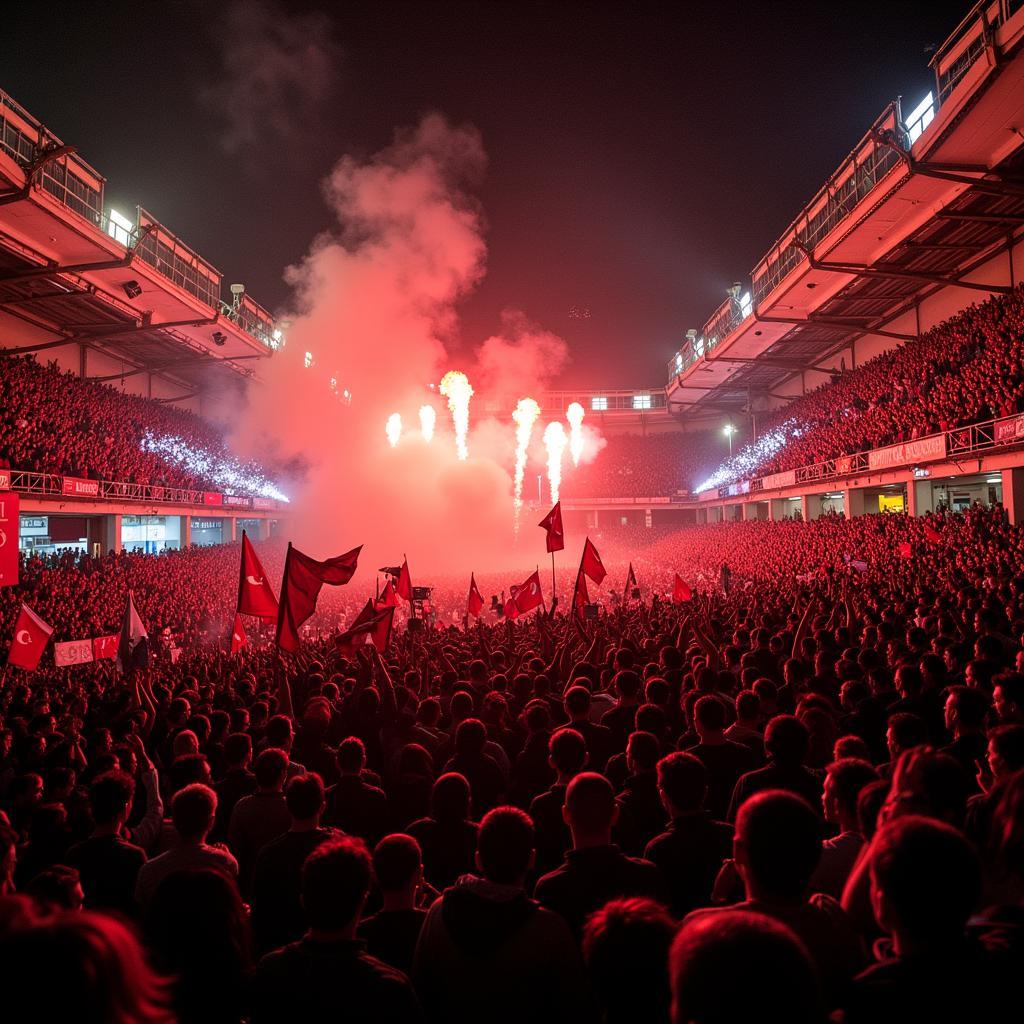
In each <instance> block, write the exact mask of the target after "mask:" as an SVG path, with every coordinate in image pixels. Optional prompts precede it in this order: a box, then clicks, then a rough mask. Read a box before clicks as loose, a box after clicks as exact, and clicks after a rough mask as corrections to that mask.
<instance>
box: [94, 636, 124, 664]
mask: <svg viewBox="0 0 1024 1024" xmlns="http://www.w3.org/2000/svg"><path fill="white" fill-rule="evenodd" d="M120 640H121V635H120V633H111V634H110V636H95V637H93V639H92V656H93V658H94V659H95V660H96V661H103V660H105V659H107V658H109V659H110V660H111V661H112V660H113V659H114V658H116V657H117V645H118V643H119V642H120Z"/></svg>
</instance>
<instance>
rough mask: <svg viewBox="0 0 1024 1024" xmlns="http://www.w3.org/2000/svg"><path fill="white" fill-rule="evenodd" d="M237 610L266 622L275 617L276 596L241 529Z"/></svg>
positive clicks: (271, 620) (253, 549)
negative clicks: (240, 561) (240, 563)
mask: <svg viewBox="0 0 1024 1024" xmlns="http://www.w3.org/2000/svg"><path fill="white" fill-rule="evenodd" d="M238 611H239V612H240V613H241V614H242V615H255V616H256V617H257V618H259V619H263V620H264V621H266V622H273V621H275V620H276V619H277V598H276V597H274V591H273V588H272V587H271V586H270V581H269V580H268V579H267V574H266V573H265V572H264V571H263V566H262V565H260V560H259V558H258V557H257V555H256V549H255V548H254V547H253V546H252V542H251V541H250V540H249V538H248V537H247V536H246V533H245V530H243V531H242V566H241V570H240V571H239V573H238Z"/></svg>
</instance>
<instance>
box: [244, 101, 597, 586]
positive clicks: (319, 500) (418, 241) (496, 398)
mask: <svg viewBox="0 0 1024 1024" xmlns="http://www.w3.org/2000/svg"><path fill="white" fill-rule="evenodd" d="M485 164H486V158H485V154H484V150H483V146H482V144H481V140H480V137H479V134H478V133H477V131H476V130H475V129H474V128H472V127H470V126H460V127H457V126H453V125H451V124H449V123H448V122H447V121H446V120H445V119H444V118H443V117H441V116H439V115H436V114H432V115H429V116H427V117H425V118H424V119H423V120H422V121H421V122H420V124H419V125H418V126H417V127H416V128H415V129H413V130H406V131H400V132H398V133H397V134H396V137H395V140H394V142H393V143H392V144H391V145H390V146H389V147H388V148H386V149H384V150H383V151H381V152H380V153H378V154H376V155H375V156H373V157H371V158H370V159H368V160H366V161H358V160H356V159H354V158H352V157H344V158H343V159H342V160H341V161H340V162H339V163H338V164H337V166H336V167H335V168H334V170H333V171H332V173H331V175H330V176H329V178H328V180H327V182H326V183H325V188H324V192H325V197H326V199H327V202H328V204H329V206H330V207H331V209H332V210H333V212H334V214H335V215H336V217H337V221H338V225H337V226H336V227H335V228H334V229H333V230H331V231H327V232H325V233H324V234H323V235H321V236H320V237H319V238H317V239H316V240H315V242H314V243H313V245H312V247H311V249H310V252H309V254H308V255H307V256H306V258H305V259H304V260H303V261H302V262H301V263H300V264H298V265H297V266H294V267H291V268H289V270H288V272H287V278H288V280H289V282H290V283H291V284H292V285H293V286H294V288H295V295H296V298H295V309H294V311H293V312H292V313H291V315H290V320H291V325H290V327H289V328H288V330H287V343H286V346H285V348H284V349H283V350H282V351H280V352H279V353H277V355H276V356H275V357H274V359H273V360H272V361H271V362H270V363H269V364H268V365H267V366H266V367H265V368H264V369H263V370H262V373H261V376H262V379H263V382H264V383H263V385H262V386H260V385H256V386H253V387H252V388H250V394H249V405H248V408H247V410H246V412H245V413H244V414H243V416H242V420H241V423H240V426H239V429H238V437H237V438H236V443H237V445H238V446H239V447H240V448H242V449H243V450H244V451H246V452H247V453H250V454H263V455H264V456H269V457H276V458H277V459H283V460H289V459H295V458H298V459H300V460H301V461H302V462H303V463H304V464H305V467H306V468H305V473H304V474H302V475H301V476H300V478H298V479H295V480H292V481H289V482H287V483H286V484H285V490H286V492H288V493H289V494H292V495H294V499H293V508H292V515H291V521H290V523H289V527H288V531H287V532H288V534H289V536H291V537H292V538H293V539H295V540H296V541H297V542H300V543H301V545H302V546H303V548H304V550H308V551H309V552H310V553H311V554H312V555H314V556H315V557H323V556H325V555H328V554H334V553H337V552H338V551H343V550H347V549H348V548H350V547H352V546H354V545H356V544H364V545H365V548H364V555H363V560H362V565H363V566H364V569H363V571H365V567H372V568H376V567H377V566H381V565H393V564H398V562H400V560H401V555H402V553H406V554H408V556H409V562H410V565H411V566H412V567H413V570H414V572H415V573H416V575H417V577H419V578H423V577H424V574H425V573H430V572H440V571H459V572H462V571H467V570H469V569H470V568H473V567H477V568H481V567H484V566H486V567H487V568H489V569H492V568H498V567H500V566H506V565H507V566H512V565H517V566H518V565H524V564H532V563H533V562H534V561H536V554H535V552H534V550H533V549H534V547H535V546H536V545H537V544H540V543H541V540H540V538H532V537H531V538H528V539H527V540H528V544H527V548H526V549H524V551H523V552H522V553H520V554H516V552H515V551H513V550H511V548H512V544H511V542H512V481H511V471H512V463H513V458H514V450H515V439H514V426H513V424H512V420H511V415H510V414H511V409H512V407H513V406H514V404H515V401H516V400H517V399H518V398H521V397H523V396H525V395H531V396H534V397H538V398H539V397H540V392H541V391H542V390H543V389H544V386H545V382H546V381H547V380H548V379H550V378H551V376H552V375H554V374H556V373H557V372H558V371H559V370H560V369H561V368H562V366H563V365H564V364H565V362H566V359H567V355H568V353H567V349H566V346H565V343H564V342H563V341H562V340H561V339H560V338H558V337H556V336H554V335H552V334H550V333H548V332H546V331H543V330H541V329H539V328H537V327H535V326H533V325H531V324H530V323H529V322H528V321H527V319H526V318H525V316H523V315H522V314H519V313H508V314H506V316H505V317H504V321H503V325H502V330H501V332H500V333H499V334H498V335H496V336H495V337H492V338H489V339H487V340H486V341H485V342H484V343H483V344H482V345H481V346H480V347H479V349H478V350H477V352H476V355H475V357H474V358H471V359H469V360H467V359H465V358H458V359H455V358H449V356H448V354H447V351H446V346H450V347H452V348H454V347H456V346H458V347H459V349H460V350H461V351H465V350H466V348H465V346H464V345H461V344H460V343H461V341H462V339H461V338H460V337H459V323H458V316H457V307H458V303H459V301H460V300H461V299H462V298H464V297H465V296H466V295H467V293H468V292H469V291H471V290H472V289H473V288H474V287H475V286H476V285H477V284H478V283H479V281H480V280H481V278H482V277H483V274H484V269H485V260H486V246H485V244H484V238H483V227H482V217H481V212H480V210H479V208H478V206H477V204H476V202H475V200H474V198H473V196H472V191H471V190H472V188H473V187H474V186H475V185H476V184H477V183H478V182H479V180H480V178H481V176H482V174H483V172H484V168H485ZM510 298H513V299H519V298H521V297H520V296H512V297H510ZM307 352H309V353H311V354H312V358H313V365H312V366H311V367H309V368H307V367H306V366H305V354H306V353H307ZM450 369H460V370H463V371H464V372H465V373H466V374H467V375H468V376H469V379H470V382H471V383H472V385H473V387H474V389H475V395H474V397H473V400H472V404H471V407H470V435H469V459H468V460H467V461H466V462H458V461H457V460H456V457H455V446H454V441H453V437H452V429H451V418H450V415H449V413H448V410H447V408H446V407H445V404H444V402H443V400H441V399H440V398H439V397H438V396H437V395H436V393H434V394H433V404H434V406H435V408H436V409H437V413H438V415H437V429H436V433H435V435H434V440H433V443H432V444H429V445H428V444H426V443H425V442H423V441H422V439H421V438H420V435H419V431H418V430H417V429H416V428H415V426H414V425H415V424H416V422H417V413H418V410H419V407H420V406H421V405H422V404H423V403H424V401H426V400H430V398H431V392H430V390H429V386H430V385H431V384H436V382H438V381H439V380H440V378H441V376H442V375H443V373H444V372H445V371H446V370H450ZM331 378H334V379H336V381H337V389H336V392H332V390H331V389H330V387H329V381H330V379H331ZM344 390H348V391H349V392H351V396H352V397H351V402H350V403H349V404H346V403H345V402H343V401H342V400H341V398H340V396H341V394H342V392H343V391H344ZM499 410H500V411H499ZM393 412H399V413H401V415H402V419H403V423H404V424H405V425H406V433H405V435H404V436H403V439H402V441H401V443H400V444H399V445H398V446H397V447H396V448H394V449H391V448H390V447H389V446H388V442H387V439H386V437H385V434H384V424H385V421H386V420H387V417H388V416H389V415H390V414H391V413H393ZM547 419H550V417H542V420H541V421H539V423H538V432H537V433H538V435H539V434H540V433H541V432H542V430H543V425H544V422H546V420H547ZM591 447H594V446H591ZM539 454H540V457H541V460H542V459H543V453H542V452H541V453H539ZM528 484H529V480H528ZM534 489H535V488H534ZM532 495H533V492H532V491H531V490H530V489H529V487H527V496H528V497H532ZM532 542H535V543H532ZM538 550H540V549H539V548H538Z"/></svg>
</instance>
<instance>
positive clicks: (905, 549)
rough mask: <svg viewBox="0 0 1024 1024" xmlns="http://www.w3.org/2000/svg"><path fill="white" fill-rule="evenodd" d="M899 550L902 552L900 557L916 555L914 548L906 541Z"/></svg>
mask: <svg viewBox="0 0 1024 1024" xmlns="http://www.w3.org/2000/svg"><path fill="white" fill-rule="evenodd" d="M897 550H898V551H899V553H900V558H913V557H914V549H913V548H912V547H911V546H910V545H909V544H908V543H907V542H906V541H903V542H902V543H901V544H900V546H899V547H898V548H897Z"/></svg>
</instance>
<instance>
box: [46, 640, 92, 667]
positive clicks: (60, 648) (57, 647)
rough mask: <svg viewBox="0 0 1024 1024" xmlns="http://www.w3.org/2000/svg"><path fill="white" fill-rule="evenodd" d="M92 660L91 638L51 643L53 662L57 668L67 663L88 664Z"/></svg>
mask: <svg viewBox="0 0 1024 1024" xmlns="http://www.w3.org/2000/svg"><path fill="white" fill-rule="evenodd" d="M92 660H93V653H92V641H91V640H68V641H66V642H65V643H62V644H54V645H53V663H54V665H56V666H57V668H64V667H65V666H67V665H88V664H89V662H90V661H92Z"/></svg>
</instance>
